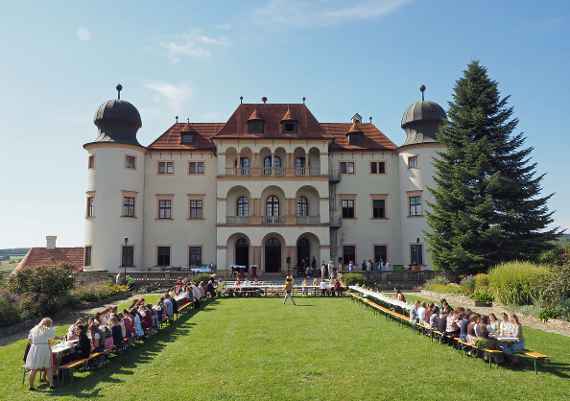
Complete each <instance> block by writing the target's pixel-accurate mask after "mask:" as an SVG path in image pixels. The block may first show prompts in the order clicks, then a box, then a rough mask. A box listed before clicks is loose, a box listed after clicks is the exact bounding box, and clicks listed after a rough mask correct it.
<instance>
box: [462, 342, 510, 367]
mask: <svg viewBox="0 0 570 401" xmlns="http://www.w3.org/2000/svg"><path fill="white" fill-rule="evenodd" d="M453 341H454V342H455V344H457V345H459V346H460V347H461V348H462V350H463V351H465V350H466V349H469V350H472V351H475V352H476V353H482V354H483V355H484V356H486V357H487V360H488V362H489V367H491V365H492V363H493V362H494V361H493V359H494V357H495V356H499V355H503V351H501V350H499V349H491V348H480V347H477V346H476V345H473V344H470V343H468V342H466V341H463V340H461V339H460V338H457V337H455V338H453ZM495 363H496V361H495ZM497 366H498V365H497Z"/></svg>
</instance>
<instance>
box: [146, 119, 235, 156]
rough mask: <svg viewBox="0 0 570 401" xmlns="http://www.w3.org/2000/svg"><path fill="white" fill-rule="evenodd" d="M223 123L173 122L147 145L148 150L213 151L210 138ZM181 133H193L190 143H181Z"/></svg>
mask: <svg viewBox="0 0 570 401" xmlns="http://www.w3.org/2000/svg"><path fill="white" fill-rule="evenodd" d="M224 125H225V124H224V123H175V124H174V125H172V126H171V127H170V128H168V129H167V130H166V132H164V134H162V135H161V136H159V137H158V139H157V140H155V141H154V142H153V143H151V144H150V145H149V146H148V149H149V150H161V151H167V150H206V151H212V152H214V151H215V150H216V147H215V145H214V143H213V142H212V138H213V137H214V136H215V135H216V134H217V133H218V132H219V131H220V129H222V127H223V126H224ZM183 133H190V134H193V135H194V140H193V141H192V143H186V144H183V143H182V139H181V136H182V134H183Z"/></svg>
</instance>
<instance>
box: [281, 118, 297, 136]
mask: <svg viewBox="0 0 570 401" xmlns="http://www.w3.org/2000/svg"><path fill="white" fill-rule="evenodd" d="M283 132H288V133H291V132H297V122H296V121H286V122H284V123H283Z"/></svg>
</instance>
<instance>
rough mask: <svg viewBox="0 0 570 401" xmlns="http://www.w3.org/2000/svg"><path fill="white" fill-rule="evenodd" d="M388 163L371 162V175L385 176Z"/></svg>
mask: <svg viewBox="0 0 570 401" xmlns="http://www.w3.org/2000/svg"><path fill="white" fill-rule="evenodd" d="M385 173H386V163H384V162H370V174H385Z"/></svg>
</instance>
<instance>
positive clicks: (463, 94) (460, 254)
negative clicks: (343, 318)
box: [427, 61, 559, 274]
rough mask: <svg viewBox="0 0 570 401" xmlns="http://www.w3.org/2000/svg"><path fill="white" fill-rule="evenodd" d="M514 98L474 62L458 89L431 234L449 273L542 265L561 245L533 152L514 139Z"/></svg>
mask: <svg viewBox="0 0 570 401" xmlns="http://www.w3.org/2000/svg"><path fill="white" fill-rule="evenodd" d="M508 100H509V96H506V97H501V95H500V93H499V90H498V87H497V82H495V81H493V80H491V79H490V78H489V76H488V74H487V69H486V68H485V67H483V66H482V65H481V64H479V62H478V61H474V62H472V63H471V64H469V65H468V66H467V69H466V70H465V71H464V75H463V77H462V78H460V79H459V80H458V81H457V82H456V85H455V88H454V94H453V100H452V102H450V104H449V111H448V121H447V123H445V124H444V125H443V126H442V127H441V128H440V130H439V132H438V140H439V141H440V142H441V143H442V144H444V145H445V146H446V149H445V151H443V152H441V153H440V155H439V158H438V159H436V160H435V161H434V165H435V171H436V174H435V182H436V187H435V188H431V191H432V192H433V194H434V197H435V203H433V204H431V205H430V206H431V211H430V212H429V213H428V223H429V226H430V232H428V233H427V237H428V243H429V245H430V248H431V253H432V257H433V264H434V266H435V267H437V268H440V269H442V270H444V271H448V272H454V273H460V274H461V273H476V272H482V271H486V270H487V269H488V268H489V267H490V266H493V265H495V264H497V263H500V262H503V261H508V260H514V259H519V260H536V259H537V258H538V256H539V254H540V253H541V252H543V251H544V250H547V249H550V248H551V247H552V246H553V243H552V241H553V240H554V239H556V238H557V236H558V235H559V229H558V228H548V226H549V225H550V224H551V223H552V221H553V220H552V212H550V211H549V209H548V206H547V202H548V199H550V197H551V196H552V195H548V196H541V191H542V187H541V184H540V182H541V180H542V178H543V176H542V175H537V174H536V163H534V162H533V161H532V158H531V153H532V150H533V149H532V147H526V146H525V137H524V134H523V133H517V134H513V132H514V131H515V130H516V129H517V126H518V123H519V121H518V119H516V118H513V108H512V107H510V106H509V105H508Z"/></svg>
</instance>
